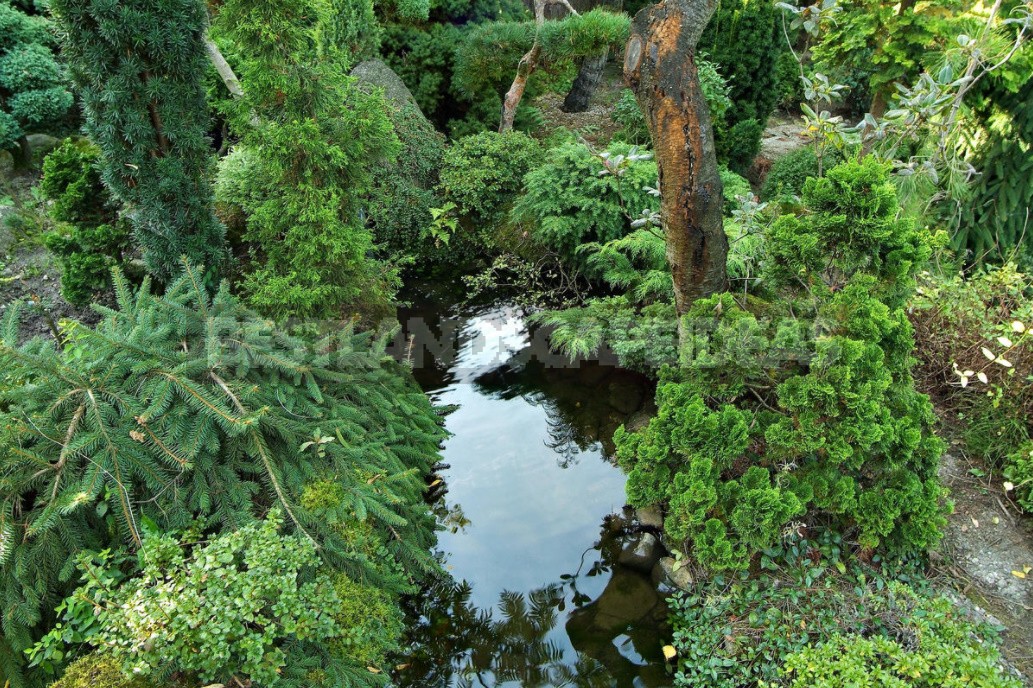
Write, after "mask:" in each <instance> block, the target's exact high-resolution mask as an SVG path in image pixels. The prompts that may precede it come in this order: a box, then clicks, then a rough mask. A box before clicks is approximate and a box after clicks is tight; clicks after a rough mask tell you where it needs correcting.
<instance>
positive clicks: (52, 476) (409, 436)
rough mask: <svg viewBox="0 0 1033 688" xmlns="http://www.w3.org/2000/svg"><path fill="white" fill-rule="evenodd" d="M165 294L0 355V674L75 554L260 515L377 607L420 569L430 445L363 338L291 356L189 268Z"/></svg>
mask: <svg viewBox="0 0 1033 688" xmlns="http://www.w3.org/2000/svg"><path fill="white" fill-rule="evenodd" d="M182 272H183V275H182V276H181V277H180V278H178V279H177V280H176V281H174V282H173V283H171V284H170V285H169V286H168V288H167V289H166V292H165V295H164V296H161V297H158V296H155V295H154V294H152V293H151V291H150V290H149V288H148V284H147V283H146V281H145V284H144V286H143V287H141V289H140V291H139V292H138V293H136V294H133V293H131V292H130V290H129V288H128V286H127V284H126V281H125V279H124V278H123V277H122V276H121V275H120V274H118V273H116V274H115V290H116V296H117V301H118V308H117V309H116V310H113V309H107V308H101V307H97V310H98V311H99V312H100V313H101V314H102V315H103V319H102V321H101V322H100V323H99V324H98V325H97V326H96V327H94V328H90V327H86V326H84V325H80V324H74V323H73V324H71V325H70V326H69V327H68V328H67V329H66V331H65V333H64V334H65V340H66V341H65V344H64V345H63V346H62V347H60V348H58V347H56V346H55V345H54V343H53V342H51V341H43V340H41V339H35V340H32V341H30V342H28V343H27V344H24V345H18V344H17V342H18V340H19V335H18V330H17V322H18V312H17V311H18V309H17V308H11V309H10V311H11V313H10V314H9V315H8V317H7V318H6V321H5V325H4V330H3V342H2V344H0V365H2V366H3V370H4V371H5V375H6V378H5V380H4V381H3V382H4V384H3V385H2V393H0V409H2V411H0V433H2V438H0V439H2V443H3V446H4V447H5V448H6V456H5V461H4V464H3V467H2V469H0V576H2V582H0V599H2V604H0V607H2V610H3V617H2V621H3V641H2V643H0V661H2V662H3V665H0V670H2V673H3V674H4V675H5V676H7V677H8V678H10V679H11V685H12V686H13V688H22V687H24V686H31V685H34V683H33V681H32V679H33V677H31V676H30V677H26V676H25V675H24V672H23V671H22V668H21V664H22V663H23V661H24V660H23V659H21V658H20V657H19V655H21V653H22V651H23V650H25V649H26V648H28V647H30V646H31V645H32V644H33V642H34V641H35V640H36V639H38V638H39V636H40V635H41V632H42V631H44V630H46V629H47V628H48V627H50V626H51V625H52V623H53V621H54V619H53V613H52V612H51V611H50V610H52V609H53V608H54V607H55V606H56V605H57V604H58V602H60V601H61V599H62V598H63V597H64V596H65V595H67V594H68V593H69V592H70V589H69V578H70V577H72V575H71V574H72V572H73V571H74V568H75V559H76V556H77V555H78V554H79V553H80V552H82V551H83V550H86V549H98V550H99V549H104V548H117V547H120V546H123V545H127V546H129V547H130V548H132V549H136V548H138V547H139V546H140V544H141V542H142V534H141V531H142V528H143V524H144V523H145V522H151V523H154V524H155V525H156V526H157V528H158V529H159V530H165V531H168V530H173V529H182V528H185V527H187V526H191V525H194V524H197V523H201V524H202V527H204V528H206V529H207V530H209V531H222V530H235V529H238V528H240V527H242V526H245V525H248V524H251V523H254V522H256V520H258V519H259V518H261V516H262V515H263V514H264V513H266V512H267V511H268V510H269V509H273V508H275V509H279V510H281V511H282V513H283V514H284V523H285V527H286V528H287V530H288V532H291V533H295V534H298V535H300V536H302V537H304V538H305V540H306V541H311V542H314V543H315V544H316V547H317V550H318V551H319V553H320V556H321V559H322V561H323V562H324V564H325V565H327V566H329V567H330V568H331V569H332V571H334V572H338V573H341V574H344V575H347V576H348V577H349V578H351V579H353V580H356V581H361V582H363V583H366V584H369V585H372V586H377V587H380V588H382V589H384V590H385V591H387V592H388V593H389V594H395V595H397V594H398V593H400V592H402V591H411V590H412V587H411V586H412V582H413V581H414V580H416V579H417V577H418V576H419V575H421V572H425V571H428V570H432V569H433V568H434V564H433V562H432V560H431V559H430V555H429V548H430V546H431V544H432V541H433V521H432V519H431V518H430V515H429V512H428V510H427V507H426V505H425V504H424V502H423V491H424V487H425V485H424V481H423V479H422V476H423V475H425V474H426V473H427V472H428V470H429V467H430V465H431V464H432V463H433V462H434V461H435V460H436V458H437V449H438V443H439V441H440V439H441V438H442V436H443V430H442V428H441V425H440V422H439V421H440V419H439V418H438V416H437V415H436V414H435V413H434V411H433V409H432V408H431V406H430V402H429V401H428V400H427V398H426V396H425V395H424V394H423V393H422V392H421V391H420V390H419V389H418V388H417V387H416V386H415V384H413V383H412V381H411V378H407V377H406V376H404V375H403V374H401V371H400V370H398V368H397V365H396V364H394V363H393V362H391V361H389V360H387V359H385V357H384V356H383V343H382V342H380V343H379V345H378V343H377V342H375V341H371V338H370V337H369V336H368V335H367V336H355V335H352V334H351V333H350V332H347V331H345V332H341V333H338V334H335V335H334V336H331V337H328V338H326V339H323V340H319V341H312V340H307V339H299V338H295V337H292V336H288V335H285V334H283V333H282V332H280V331H278V330H277V329H276V328H275V327H274V326H273V324H272V323H271V322H270V321H268V320H264V319H261V318H259V317H258V316H257V315H256V314H255V313H253V312H252V311H249V310H247V309H246V308H244V306H242V305H241V304H240V302H239V301H238V300H237V299H236V298H235V297H233V296H232V295H231V294H230V293H229V291H228V288H227V287H226V286H225V284H224V286H223V287H222V289H220V290H219V291H218V293H217V294H216V295H215V296H214V297H211V296H210V295H209V294H208V291H207V290H206V289H205V287H204V285H203V284H202V282H201V279H200V275H199V272H198V271H197V270H196V269H194V268H191V267H190V266H189V264H188V265H187V267H186V269H185V270H183V271H182Z"/></svg>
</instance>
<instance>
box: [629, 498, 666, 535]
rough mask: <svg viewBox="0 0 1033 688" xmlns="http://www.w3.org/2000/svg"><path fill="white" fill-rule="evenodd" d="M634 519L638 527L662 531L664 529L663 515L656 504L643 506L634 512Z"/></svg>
mask: <svg viewBox="0 0 1033 688" xmlns="http://www.w3.org/2000/svg"><path fill="white" fill-rule="evenodd" d="M635 519H636V520H637V521H638V524H639V525H640V526H644V527H646V528H656V529H657V530H663V528H664V514H663V512H662V511H661V510H660V506H659V505H658V504H652V505H650V506H644V507H642V508H641V509H636V510H635Z"/></svg>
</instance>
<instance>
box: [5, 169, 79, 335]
mask: <svg viewBox="0 0 1033 688" xmlns="http://www.w3.org/2000/svg"><path fill="white" fill-rule="evenodd" d="M38 181H39V180H38V178H37V177H36V176H35V175H32V174H25V175H21V176H18V177H15V178H14V179H12V180H10V181H9V182H8V183H7V184H6V185H3V187H0V198H3V199H6V200H14V201H15V202H16V203H17V204H19V205H22V206H23V207H28V208H30V209H29V212H32V209H31V204H32V196H31V194H30V192H29V189H30V188H31V187H32V186H33V185H34V184H36V183H37V182H38ZM18 212H19V210H18V208H17V207H15V206H9V205H5V206H0V314H3V313H6V311H7V309H8V307H9V306H10V304H12V303H14V302H16V301H17V302H21V303H23V304H24V305H23V308H22V315H21V335H22V337H23V338H25V339H30V338H32V337H34V336H42V337H52V336H53V335H52V332H51V327H52V325H56V324H57V323H59V322H60V321H61V320H62V319H65V318H74V319H76V320H79V321H82V322H86V323H94V322H96V321H97V320H98V319H99V316H98V315H97V313H96V312H94V311H93V310H92V309H90V308H89V307H88V306H86V307H83V308H77V307H75V306H73V305H71V304H70V303H68V302H67V301H65V300H64V298H62V296H61V268H60V266H59V265H58V264H57V263H56V262H55V261H54V257H53V256H52V255H51V254H50V252H49V251H47V249H46V248H45V247H44V246H43V244H42V243H41V241H40V234H41V233H42V231H43V230H45V229H46V227H42V228H39V229H37V230H32V231H29V232H27V233H23V232H21V231H17V230H15V229H12V228H11V227H9V226H8V223H7V221H6V220H7V218H8V217H10V216H11V215H14V214H17V213H18Z"/></svg>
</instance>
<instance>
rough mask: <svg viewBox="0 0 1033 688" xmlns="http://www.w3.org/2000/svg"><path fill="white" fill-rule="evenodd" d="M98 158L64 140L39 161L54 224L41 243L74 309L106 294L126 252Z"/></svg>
mask: <svg viewBox="0 0 1033 688" xmlns="http://www.w3.org/2000/svg"><path fill="white" fill-rule="evenodd" d="M99 157H100V150H99V149H97V148H96V147H95V146H93V145H92V144H90V143H88V142H86V141H73V140H72V139H68V140H66V141H65V142H64V143H62V144H61V146H60V147H58V148H57V149H55V150H54V151H52V152H51V153H50V154H49V155H48V156H47V157H46V159H45V160H44V161H43V179H42V180H41V181H40V189H41V190H42V191H43V194H44V195H45V196H46V197H47V198H48V199H49V200H50V201H52V202H53V205H52V206H51V208H50V215H51V217H52V218H53V219H54V220H55V221H57V222H58V223H59V224H58V229H56V230H54V231H52V232H49V233H47V234H46V235H45V236H44V237H43V243H44V245H45V246H46V247H47V249H48V250H50V251H51V252H52V253H53V254H54V255H56V256H57V258H58V261H59V263H60V264H61V295H62V296H64V297H65V299H66V300H67V301H68V302H69V303H72V304H75V305H78V306H82V305H85V304H86V303H87V302H89V301H90V299H92V298H93V297H94V295H96V294H97V292H100V291H104V290H107V289H110V287H111V268H112V267H114V266H121V265H122V264H123V262H124V260H125V257H126V256H127V254H128V253H129V251H130V249H131V241H130V237H131V232H130V229H129V227H128V225H127V223H126V222H124V221H123V220H122V219H120V218H119V217H118V213H117V209H116V205H115V202H114V199H112V198H111V196H110V195H109V194H108V192H107V189H106V188H105V187H104V184H103V183H102V182H101V179H100V172H99V170H98V158H99Z"/></svg>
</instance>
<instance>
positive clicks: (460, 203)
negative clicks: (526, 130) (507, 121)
mask: <svg viewBox="0 0 1033 688" xmlns="http://www.w3.org/2000/svg"><path fill="white" fill-rule="evenodd" d="M541 159H542V150H541V146H540V145H539V144H538V142H537V141H535V140H534V139H532V138H531V137H530V136H528V135H527V134H523V133H521V132H507V133H505V134H498V133H496V132H490V131H486V132H482V133H480V134H473V135H471V136H465V137H463V138H461V139H459V140H457V141H456V142H454V143H453V144H452V146H451V147H450V148H449V149H448V150H447V151H445V156H444V158H443V159H442V163H441V185H440V190H441V194H442V196H443V197H444V198H445V199H446V200H448V201H451V202H453V203H455V204H456V207H457V208H458V209H459V212H460V213H461V214H462V215H468V216H472V217H474V218H476V219H479V220H482V221H488V222H490V221H492V220H495V219H497V218H498V217H499V215H500V214H501V213H502V212H503V210H504V209H505V206H506V204H507V203H509V202H510V199H511V198H512V197H513V196H515V195H516V194H517V193H519V192H520V190H521V189H523V186H524V175H526V174H527V173H528V172H529V171H530V170H532V169H534V167H535V166H537V164H538V163H539V161H541Z"/></svg>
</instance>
